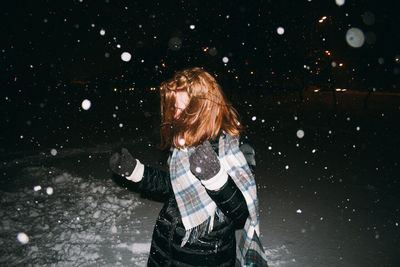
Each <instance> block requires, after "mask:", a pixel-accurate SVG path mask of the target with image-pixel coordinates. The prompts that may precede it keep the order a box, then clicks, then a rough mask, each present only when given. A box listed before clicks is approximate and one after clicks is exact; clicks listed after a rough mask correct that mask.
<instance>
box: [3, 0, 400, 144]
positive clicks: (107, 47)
mask: <svg viewBox="0 0 400 267" xmlns="http://www.w3.org/2000/svg"><path fill="white" fill-rule="evenodd" d="M336 2H340V1H335V0H331V1H316V0H301V1H250V2H248V3H244V2H243V1H242V2H240V1H208V2H204V1H193V0H192V1H175V2H171V1H113V0H105V1H90V0H76V1H7V3H3V5H2V10H1V21H2V22H1V26H2V42H1V54H0V55H1V61H0V64H1V69H2V73H3V74H2V75H1V78H0V79H1V83H2V92H1V94H2V97H1V99H0V101H1V112H2V113H3V115H2V117H3V120H2V122H1V124H2V125H1V128H2V129H6V130H5V131H4V135H5V137H4V136H3V137H2V140H1V141H2V142H4V141H5V140H6V139H7V138H13V140H20V139H23V138H21V135H24V132H25V133H28V134H29V135H33V129H38V128H39V130H37V131H38V133H40V132H41V131H43V130H44V131H46V132H47V135H51V134H53V135H55V136H57V135H59V134H60V133H61V132H62V133H63V132H64V130H65V127H66V126H70V125H71V124H73V123H74V122H76V121H77V120H78V121H79V119H82V117H83V116H87V117H86V118H85V119H87V120H88V121H91V122H93V123H94V122H95V123H94V124H96V126H94V127H98V128H97V130H99V131H100V130H101V131H103V132H104V131H106V130H105V128H106V127H101V124H107V123H106V122H105V121H104V120H101V119H99V120H100V121H97V120H95V118H98V117H101V112H104V114H107V112H108V113H109V114H107V116H108V117H111V114H112V112H113V111H115V110H116V109H117V108H119V111H120V112H121V109H122V106H125V107H124V108H129V107H126V106H128V105H127V103H128V102H130V103H132V97H134V98H135V101H136V100H138V99H140V101H141V102H140V103H139V104H138V105H136V108H135V109H134V110H126V111H127V112H130V113H131V114H133V113H134V112H135V111H137V110H138V109H140V110H141V111H142V112H143V109H144V106H146V105H148V106H149V107H152V108H149V112H156V111H157V109H158V106H157V105H158V104H157V101H156V96H155V95H156V94H155V93H156V91H155V90H154V88H156V87H157V86H158V85H159V83H160V82H161V81H163V80H165V79H167V78H169V77H170V76H171V75H172V74H173V72H175V71H176V70H178V69H182V68H185V67H189V66H202V67H204V68H206V69H207V70H209V71H211V72H212V73H214V74H216V75H217V76H218V80H219V81H220V83H221V84H222V86H223V88H224V90H225V91H226V92H227V94H228V96H230V97H232V98H234V97H235V96H237V97H242V96H245V95H248V94H252V93H255V94H260V91H261V92H263V93H268V92H276V91H291V90H299V91H301V90H303V89H306V88H308V87H309V86H311V85H314V86H315V85H316V86H319V87H320V88H321V89H322V90H324V89H332V88H335V87H345V88H349V89H354V90H368V91H398V90H399V86H398V81H399V72H400V65H399V63H400V51H399V47H400V46H399V44H400V42H399V40H400V38H399V31H398V25H399V19H398V16H397V14H396V10H397V9H396V4H395V1H366V0H364V1H346V2H345V3H344V4H343V5H339V4H338V3H336ZM324 16H326V18H325V19H323V17H324ZM396 17H397V18H396ZM321 19H322V21H321V22H319V20H321ZM352 27H356V28H359V29H360V30H361V31H362V32H363V33H364V36H365V42H364V44H363V45H362V46H361V47H359V48H354V47H352V46H350V45H349V43H348V42H346V32H347V31H348V30H349V29H350V28H352ZM124 52H127V53H129V54H128V55H130V56H131V58H130V59H129V60H128V61H126V59H125V61H124V60H123V59H122V57H121V55H122V54H123V53H124ZM328 53H329V55H328ZM332 62H334V64H335V67H333V65H332V64H333V63H332ZM339 64H342V66H341V67H339ZM135 94H139V95H140V97H136V96H134V95H135ZM146 94H148V95H149V96H146ZM86 98H87V99H90V100H91V101H92V104H93V106H92V108H91V111H92V114H97V115H87V114H85V115H80V114H81V113H82V112H81V111H82V109H81V108H80V106H81V102H82V101H83V99H86ZM112 99H114V100H115V101H114V102H112V101H111V100H112ZM107 101H109V102H108V103H107ZM118 101H119V102H120V106H118V103H117V102H118ZM138 101H139V100H138ZM133 115H134V114H133ZM90 116H92V117H90ZM71 127H72V126H71ZM87 127H89V128H90V127H91V125H87ZM67 130H69V128H67ZM39 135H40V134H39ZM36 138H39V137H36ZM32 142H33V143H35V142H36V143H40V142H38V141H32V140H31V143H32ZM19 143H21V142H19Z"/></svg>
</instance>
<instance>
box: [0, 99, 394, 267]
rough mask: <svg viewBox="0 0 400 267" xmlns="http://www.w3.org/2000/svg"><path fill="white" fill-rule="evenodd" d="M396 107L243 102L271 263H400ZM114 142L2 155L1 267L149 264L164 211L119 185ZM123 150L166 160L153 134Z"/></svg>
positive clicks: (128, 142)
mask: <svg viewBox="0 0 400 267" xmlns="http://www.w3.org/2000/svg"><path fill="white" fill-rule="evenodd" d="M306 98H307V95H306ZM355 99H357V98H355ZM397 100H398V98H397ZM397 100H395V102H394V104H393V103H392V106H389V105H386V107H385V106H384V105H383V106H380V105H378V104H375V105H374V106H373V107H370V109H368V110H361V109H360V108H359V107H356V106H355V104H354V103H355V102H356V101H355V100H354V99H353V100H351V99H347V101H348V102H349V103H353V105H347V108H346V109H345V108H344V106H343V105H340V106H339V107H338V110H334V109H330V108H327V104H326V103H325V102H324V101H325V100H321V102H320V103H319V104H318V103H316V102H313V104H312V106H309V105H303V106H301V107H300V108H298V107H297V108H296V107H295V106H293V105H285V103H284V102H282V103H279V105H275V106H273V108H271V109H268V108H266V107H265V105H263V104H261V103H259V102H257V100H249V102H243V103H242V105H243V106H242V107H241V108H240V109H241V110H245V108H246V105H247V104H251V109H249V112H247V114H246V112H244V114H243V113H242V115H243V117H244V120H245V121H246V122H247V124H248V125H249V131H248V134H249V136H250V137H251V139H252V142H253V145H254V146H255V148H256V153H257V169H256V179H257V183H258V193H259V198H260V208H261V233H262V240H263V243H264V246H265V250H266V252H267V255H268V258H269V264H270V266H285V267H286V266H288V267H289V266H346V267H350V266H371V267H372V266H400V256H399V255H400V249H399V248H400V244H399V243H400V226H399V223H400V205H399V203H400V202H399V201H400V194H399V189H400V188H399V180H400V177H399V176H400V171H399V157H398V148H399V147H400V142H399V134H400V131H399V125H398V122H397V121H398V115H399V109H398V107H399V104H400V103H399V102H396V101H397ZM272 101H277V100H276V99H273V100H272ZM278 101H280V100H278ZM341 103H343V102H341ZM371 103H372V102H371ZM267 106H268V107H271V106H272V105H267ZM374 107H375V108H374ZM393 107H394V108H393ZM352 109H353V110H352ZM117 145H121V143H112V144H97V145H87V146H82V147H79V148H73V147H70V148H64V149H57V150H51V149H48V150H43V151H42V152H40V153H36V152H35V153H28V152H26V153H25V152H21V151H20V152H18V153H15V154H13V155H11V156H8V157H4V156H3V162H2V166H1V168H0V171H1V173H2V177H3V178H2V180H1V182H0V190H1V196H0V216H1V218H2V219H1V223H0V265H1V266H53V265H54V266H145V265H146V259H147V254H148V251H149V247H150V240H151V233H152V229H153V225H154V223H155V220H156V217H157V215H158V212H159V210H160V209H161V205H162V204H161V203H159V202H156V201H154V200H148V199H144V198H142V197H141V196H140V194H138V193H136V192H134V190H133V189H134V188H133V187H131V186H129V184H127V183H121V182H120V180H118V179H117V178H116V177H113V176H112V174H111V173H110V171H109V170H108V168H107V167H108V158H109V156H110V154H111V151H112V149H113V148H114V147H115V146H117ZM122 145H124V146H126V147H127V148H128V149H129V150H130V151H132V152H133V154H134V156H137V157H138V158H140V159H141V161H143V162H144V163H147V164H153V165H157V164H159V163H160V162H162V161H163V157H164V156H163V155H162V154H161V152H159V151H158V150H157V148H156V142H155V140H153V139H152V138H151V137H146V136H141V137H140V138H131V139H129V138H126V139H125V140H124V143H123V144H122ZM127 187H129V188H127Z"/></svg>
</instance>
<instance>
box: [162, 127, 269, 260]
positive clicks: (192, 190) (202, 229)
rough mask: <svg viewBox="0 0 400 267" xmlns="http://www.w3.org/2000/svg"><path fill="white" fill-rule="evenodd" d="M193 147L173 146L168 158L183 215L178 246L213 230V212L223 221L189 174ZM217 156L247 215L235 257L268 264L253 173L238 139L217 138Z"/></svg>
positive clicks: (225, 135)
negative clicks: (182, 228)
mask: <svg viewBox="0 0 400 267" xmlns="http://www.w3.org/2000/svg"><path fill="white" fill-rule="evenodd" d="M193 152H194V148H185V149H177V148H174V149H173V151H172V155H171V156H170V158H169V160H168V161H169V169H170V177H171V183H172V188H173V191H174V193H175V199H176V202H177V204H178V209H179V212H180V214H181V217H182V222H183V225H184V227H185V229H186V235H185V237H184V238H183V240H182V244H181V246H184V245H185V244H186V242H188V241H189V242H191V241H193V240H195V239H196V238H198V237H201V236H203V235H204V234H206V233H209V232H211V231H212V229H213V222H214V218H215V215H217V217H218V219H220V220H223V215H222V212H220V211H219V209H218V207H217V205H216V204H215V202H214V201H213V200H212V199H211V198H210V197H209V195H208V194H207V191H206V189H205V188H204V186H203V185H202V184H201V182H200V181H199V180H198V179H197V178H196V177H195V176H194V175H193V174H192V173H191V171H190V164H189V156H190V155H191V154H192V153H193ZM219 159H220V162H221V164H222V168H224V169H225V170H226V171H227V173H228V175H229V176H230V177H231V178H232V179H233V181H234V182H235V184H236V186H237V187H238V188H239V189H240V191H241V192H242V194H243V196H244V198H245V200H246V203H247V208H248V210H249V217H248V218H247V220H246V223H245V226H244V228H243V229H242V230H241V231H240V235H239V241H238V242H237V253H236V254H237V259H238V261H239V262H240V264H241V265H242V266H267V261H266V255H265V252H264V249H263V247H262V244H261V242H260V239H259V236H260V229H259V213H258V199H257V190H256V183H255V180H254V176H253V174H252V172H251V170H250V168H249V166H248V164H247V162H246V159H245V157H244V155H243V153H242V152H241V151H240V149H239V139H238V138H237V137H232V136H230V135H228V134H225V133H223V134H221V136H220V138H219Z"/></svg>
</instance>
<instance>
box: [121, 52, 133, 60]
mask: <svg viewBox="0 0 400 267" xmlns="http://www.w3.org/2000/svg"><path fill="white" fill-rule="evenodd" d="M131 58H132V55H131V54H130V53H129V52H123V53H122V54H121V59H122V60H123V61H125V62H129V61H130V60H131Z"/></svg>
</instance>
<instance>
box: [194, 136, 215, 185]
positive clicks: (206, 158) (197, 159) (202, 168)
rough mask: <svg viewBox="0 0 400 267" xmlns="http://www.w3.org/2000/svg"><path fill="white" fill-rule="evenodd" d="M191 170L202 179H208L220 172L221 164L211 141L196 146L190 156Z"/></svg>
mask: <svg viewBox="0 0 400 267" xmlns="http://www.w3.org/2000/svg"><path fill="white" fill-rule="evenodd" d="M189 163H190V171H191V172H192V173H193V174H194V176H196V177H197V178H198V179H200V180H208V179H210V178H212V177H214V176H215V175H217V173H218V172H219V170H220V169H221V165H220V163H219V159H218V156H217V153H215V151H214V150H213V148H212V146H211V144H210V142H209V141H205V142H204V143H203V144H201V145H199V146H198V147H196V148H195V151H194V152H193V154H192V155H190V157H189Z"/></svg>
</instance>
